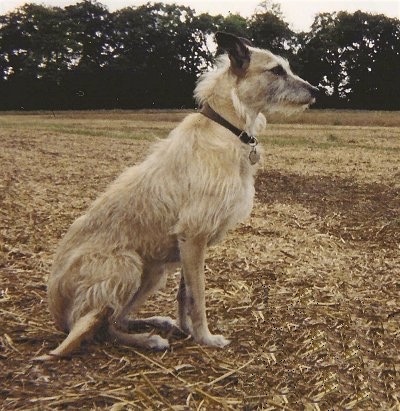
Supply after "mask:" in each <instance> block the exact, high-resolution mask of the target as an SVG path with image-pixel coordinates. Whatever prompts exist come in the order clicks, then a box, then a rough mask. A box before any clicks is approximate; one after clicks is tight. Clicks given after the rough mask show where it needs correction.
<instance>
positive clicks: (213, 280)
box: [0, 110, 400, 411]
mask: <svg viewBox="0 0 400 411" xmlns="http://www.w3.org/2000/svg"><path fill="white" fill-rule="evenodd" d="M186 113H187V112H179V111H173V112H171V111H146V112H145V111H140V112H64V113H55V116H53V114H52V113H25V114H19V113H18V114H15V113H1V114H0V143H1V147H2V149H1V150H0V174H1V176H2V178H1V180H0V191H1V195H0V381H1V384H0V409H1V410H3V409H4V410H7V411H8V410H62V409H79V408H81V409H91V410H106V409H107V410H114V411H116V410H143V409H149V410H150V409H162V410H163V409H174V410H177V411H178V410H186V409H188V410H192V409H193V410H248V411H250V410H261V409H269V410H298V409H305V410H307V411H318V410H322V409H363V410H377V409H385V410H397V409H398V408H399V404H400V395H399V392H398V386H399V385H400V357H399V352H400V333H399V330H400V312H399V307H400V271H399V267H400V257H399V247H400V231H399V221H400V214H399V213H400V211H399V210H400V163H399V150H400V118H399V117H400V116H399V114H398V113H383V112H376V113H375V112H373V113H371V112H365V113H363V112H347V111H346V112H337V111H331V112H329V111H317V110H312V111H309V112H307V113H304V114H303V115H302V116H299V117H297V120H296V119H295V118H294V117H291V118H290V119H289V120H288V121H290V124H288V123H285V122H283V120H279V119H278V118H275V119H273V121H272V122H271V121H270V124H269V126H268V128H267V130H266V132H265V133H264V134H263V135H262V136H260V140H261V145H262V146H263V148H264V156H263V161H262V163H261V167H260V170H259V173H258V176H257V179H256V193H257V194H256V199H255V207H254V210H253V213H252V216H251V218H250V219H249V220H248V221H246V222H245V223H244V224H242V225H240V226H239V227H238V228H237V229H236V230H235V231H233V232H231V233H230V234H229V235H228V236H227V238H226V240H225V241H224V242H222V243H221V244H220V245H218V246H217V247H214V248H212V249H210V250H209V252H208V257H207V261H206V275H207V306H208V315H209V319H210V327H211V329H212V331H213V332H221V333H223V334H225V335H226V336H227V337H228V338H230V339H231V340H232V343H231V344H230V345H229V346H228V347H227V348H226V349H224V350H219V349H210V348H205V347H201V346H198V345H196V344H194V342H193V341H192V340H190V339H186V340H181V339H172V340H171V343H172V349H171V350H169V351H166V352H162V353H157V352H148V351H143V350H136V349H134V348H132V347H123V346H118V345H115V344H113V343H110V342H108V343H107V342H101V341H97V342H95V343H92V344H87V345H85V346H83V347H82V348H81V349H80V350H79V351H78V352H77V353H76V354H75V355H74V356H73V357H72V358H71V359H67V360H60V361H55V362H52V363H46V364H35V363H33V362H31V358H32V357H34V356H35V355H40V354H43V353H46V352H48V351H49V350H50V349H52V348H54V347H55V346H57V345H58V344H59V343H60V342H61V341H62V339H63V338H64V335H63V334H62V333H60V332H57V331H56V330H55V328H54V326H53V321H52V319H51V317H50V315H49V313H48V310H47V303H46V280H47V277H48V273H49V270H50V267H51V264H52V259H53V255H54V250H55V248H56V247H57V244H58V242H59V239H60V238H61V236H62V235H63V234H64V233H65V231H66V230H67V229H68V227H69V225H70V224H71V223H72V221H73V220H74V219H75V218H76V217H78V216H79V215H81V214H82V213H84V212H85V210H86V208H87V207H88V206H89V204H90V203H91V202H92V200H93V199H94V198H96V197H97V195H98V194H99V193H101V192H102V191H103V190H104V188H105V187H106V186H107V185H108V184H109V182H110V181H112V180H113V179H114V178H115V177H116V176H117V175H118V174H119V173H120V172H121V171H122V170H123V169H124V168H126V167H127V166H130V165H132V164H135V163H137V162H140V161H141V160H142V159H143V158H144V156H145V155H146V153H147V151H148V150H149V147H150V145H151V143H152V141H154V140H155V139H156V138H162V137H164V136H166V135H167V133H168V132H169V130H171V129H172V128H173V127H174V125H175V124H177V122H178V121H179V120H180V119H181V118H182V117H183V116H184V115H185V114H186ZM178 283H179V274H178V273H171V275H170V277H169V279H168V283H167V284H168V287H167V288H166V289H165V290H163V291H161V292H160V293H159V294H157V296H155V297H154V298H152V299H150V300H149V302H148V303H147V304H146V305H145V307H144V308H143V310H142V314H143V315H157V314H163V315H171V316H174V315H175V311H176V301H175V295H176V291H177V288H178Z"/></svg>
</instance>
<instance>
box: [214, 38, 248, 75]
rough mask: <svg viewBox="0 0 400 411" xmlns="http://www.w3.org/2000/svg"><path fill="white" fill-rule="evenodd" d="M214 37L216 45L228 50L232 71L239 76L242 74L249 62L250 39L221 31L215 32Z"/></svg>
mask: <svg viewBox="0 0 400 411" xmlns="http://www.w3.org/2000/svg"><path fill="white" fill-rule="evenodd" d="M215 39H216V41H217V44H218V47H220V48H221V49H224V50H225V51H227V52H228V56H229V59H230V61H231V67H232V70H233V71H234V73H235V74H237V75H239V76H241V75H244V73H245V72H246V70H247V68H248V67H249V64H250V50H249V46H251V45H252V44H251V41H250V40H248V39H245V38H242V37H237V36H235V35H233V34H229V33H223V32H221V31H218V32H217V33H215Z"/></svg>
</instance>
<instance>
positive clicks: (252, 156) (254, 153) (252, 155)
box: [249, 146, 260, 166]
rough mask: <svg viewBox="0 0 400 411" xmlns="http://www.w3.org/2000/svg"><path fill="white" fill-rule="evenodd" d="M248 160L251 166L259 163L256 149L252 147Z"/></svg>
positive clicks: (258, 154)
mask: <svg viewBox="0 0 400 411" xmlns="http://www.w3.org/2000/svg"><path fill="white" fill-rule="evenodd" d="M249 160H250V164H251V165H252V166H254V164H256V163H258V162H259V161H260V153H259V152H257V149H256V147H255V146H254V147H252V148H251V151H250V154H249Z"/></svg>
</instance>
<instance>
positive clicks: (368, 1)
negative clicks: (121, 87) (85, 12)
mask: <svg viewBox="0 0 400 411" xmlns="http://www.w3.org/2000/svg"><path fill="white" fill-rule="evenodd" d="M78 1H79V0H0V14H5V13H7V12H9V11H11V10H13V9H15V8H16V7H19V6H21V5H23V4H25V3H29V2H32V3H38V4H44V5H52V6H60V7H64V6H66V5H69V4H76V3H77V2H78ZM161 1H162V0H161ZM162 2H163V3H176V4H179V5H185V6H190V7H192V8H193V9H195V10H196V11H197V12H208V13H210V14H212V15H215V14H223V15H227V14H228V13H229V12H231V13H239V14H241V15H242V16H244V17H248V16H251V15H252V14H253V13H254V10H255V9H256V7H257V5H258V4H259V3H260V2H261V0H172V1H169V0H165V1H162ZM274 2H275V3H280V4H281V6H282V12H283V14H284V16H285V20H286V21H287V22H288V23H289V24H290V25H291V27H292V29H294V30H297V31H301V30H308V29H309V28H310V25H311V23H312V22H313V20H314V16H315V14H317V13H319V12H330V11H340V10H347V11H349V12H354V11H356V10H362V11H366V12H371V13H381V14H386V15H387V16H389V17H397V18H400V0H374V1H373V0H276V1H274ZM100 3H102V4H104V5H106V6H107V7H108V8H109V10H110V11H114V10H118V9H121V8H124V7H127V6H137V5H141V4H145V3H147V0H145V1H142V0H137V1H136V0H100Z"/></svg>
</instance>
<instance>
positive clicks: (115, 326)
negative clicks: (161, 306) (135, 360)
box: [108, 263, 178, 350]
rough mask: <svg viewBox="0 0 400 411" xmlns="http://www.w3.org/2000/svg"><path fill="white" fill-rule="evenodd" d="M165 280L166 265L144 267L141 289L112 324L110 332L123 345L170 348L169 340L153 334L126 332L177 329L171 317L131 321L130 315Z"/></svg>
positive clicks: (157, 264)
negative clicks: (140, 329)
mask: <svg viewBox="0 0 400 411" xmlns="http://www.w3.org/2000/svg"><path fill="white" fill-rule="evenodd" d="M163 278H164V264H160V263H147V264H145V266H144V267H143V274H142V280H141V284H140V287H139V289H138V290H137V291H136V293H135V294H134V295H133V296H132V298H131V299H130V301H129V302H128V303H127V304H126V306H125V307H124V308H123V310H122V312H121V313H120V314H119V315H118V317H117V318H115V319H114V321H112V322H110V324H109V329H108V332H109V334H110V336H111V337H113V338H115V339H116V340H117V341H119V342H121V343H122V344H127V345H134V346H138V347H143V348H149V349H156V350H164V349H166V348H168V347H169V343H168V340H167V339H164V338H162V337H160V336H159V335H154V334H152V333H140V334H136V333H135V334H130V333H128V332H126V330H128V331H131V330H133V329H138V328H145V327H155V328H160V329H162V330H164V331H171V330H172V329H173V328H174V327H175V328H176V329H178V328H177V327H176V324H175V321H174V320H172V319H171V318H170V317H150V318H145V319H131V318H129V317H128V316H129V314H131V313H135V312H137V311H138V310H139V308H140V307H141V306H142V304H143V303H144V302H145V301H146V300H147V298H148V297H149V296H150V295H152V294H153V293H154V292H156V291H157V289H158V288H159V287H160V284H162V282H163V281H162V280H163Z"/></svg>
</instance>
